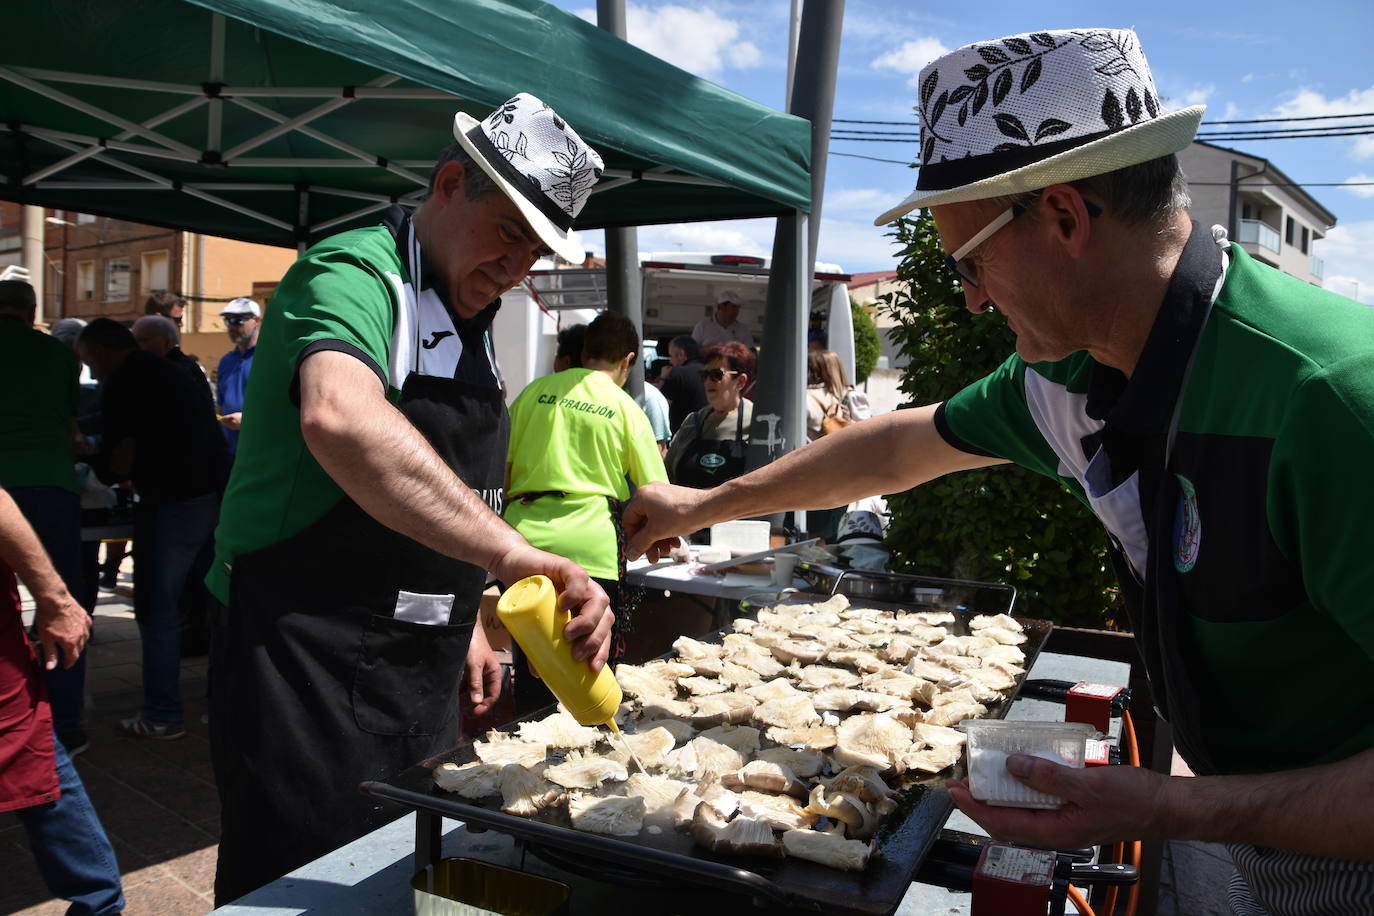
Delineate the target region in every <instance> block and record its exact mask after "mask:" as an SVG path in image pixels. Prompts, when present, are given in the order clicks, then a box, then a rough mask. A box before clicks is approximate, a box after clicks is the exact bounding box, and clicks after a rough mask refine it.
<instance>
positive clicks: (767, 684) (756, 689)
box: [744, 677, 801, 703]
mask: <svg viewBox="0 0 1374 916" xmlns="http://www.w3.org/2000/svg"><path fill="white" fill-rule="evenodd" d="M744 692H745V693H747V694H748V695H749V696H751V697H753V698H754V699H755V700H757V701H758V702H760V703H766V702H768V701H769V700H780V699H782V698H783V697H795V696H800V695H801V691H800V690H798V689H797V688H796V687H793V686H792V682H791V681H789V680H788V679H787V678H785V677H775V678H773V679H772V680H769V681H764V682H763V683H762V684H760V683H758V678H757V677H756V678H755V679H754V685H753V686H752V687H745V688H744Z"/></svg>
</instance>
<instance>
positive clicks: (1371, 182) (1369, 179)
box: [1346, 174, 1374, 197]
mask: <svg viewBox="0 0 1374 916" xmlns="http://www.w3.org/2000/svg"><path fill="white" fill-rule="evenodd" d="M1346 182H1348V183H1350V184H1356V183H1363V184H1364V186H1363V187H1355V188H1346V190H1347V191H1349V192H1350V193H1351V194H1354V195H1355V196H1356V197H1374V175H1365V174H1359V175H1351V176H1350V177H1349V178H1347V179H1346Z"/></svg>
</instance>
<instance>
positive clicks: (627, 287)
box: [596, 0, 644, 397]
mask: <svg viewBox="0 0 1374 916" xmlns="http://www.w3.org/2000/svg"><path fill="white" fill-rule="evenodd" d="M596 24H597V25H599V26H600V27H601V28H603V29H605V30H606V31H607V32H610V33H611V34H612V35H614V36H615V37H617V38H620V39H622V40H623V39H624V38H625V0H596ZM605 233H606V305H607V307H608V308H609V309H610V310H611V311H612V312H615V313H616V314H618V315H624V316H625V317H626V318H628V319H630V321H632V322H634V326H635V332H636V333H637V334H638V335H639V337H640V339H643V337H644V306H643V302H642V300H641V296H640V284H639V231H638V230H637V229H635V228H634V227H633V226H629V227H622V228H615V229H606V230H605ZM636 356H638V354H636ZM625 389H626V390H627V391H628V392H629V393H630V394H631V395H633V396H635V397H638V396H639V395H641V394H643V393H644V372H643V367H642V366H641V365H639V363H638V362H637V361H636V363H635V366H634V369H632V370H631V372H630V378H629V380H628V381H626V383H625Z"/></svg>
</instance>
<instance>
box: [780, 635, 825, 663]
mask: <svg viewBox="0 0 1374 916" xmlns="http://www.w3.org/2000/svg"><path fill="white" fill-rule="evenodd" d="M769 650H770V651H771V652H772V653H773V657H774V658H776V659H777V660H778V661H780V662H782V663H783V664H784V665H790V664H792V663H793V662H797V663H799V664H802V665H815V664H818V663H819V662H820V661H821V660H822V659H824V658H825V654H826V653H827V652H829V651H830V649H829V647H827V646H826V645H825V644H824V643H822V642H818V641H816V640H813V639H784V640H782V641H781V642H779V643H777V644H776V645H773V646H770V647H769Z"/></svg>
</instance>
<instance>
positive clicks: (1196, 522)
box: [1174, 474, 1202, 573]
mask: <svg viewBox="0 0 1374 916" xmlns="http://www.w3.org/2000/svg"><path fill="white" fill-rule="evenodd" d="M1174 476H1176V477H1177V478H1178V509H1177V511H1176V512H1175V514H1174V569H1176V570H1178V571H1179V572H1181V573H1186V572H1189V571H1191V570H1192V568H1193V567H1194V566H1195V565H1197V555H1198V551H1200V550H1201V549H1202V516H1201V515H1200V514H1199V513H1198V508H1197V490H1196V489H1194V487H1193V482H1192V481H1191V480H1189V479H1188V478H1187V477H1184V476H1183V475H1182V474H1176V475H1174Z"/></svg>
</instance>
